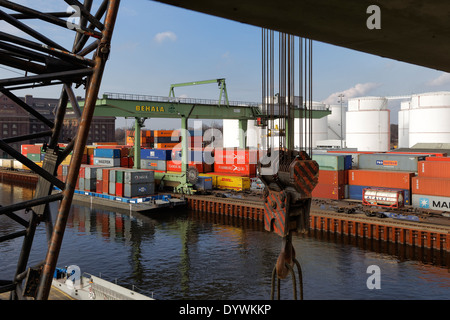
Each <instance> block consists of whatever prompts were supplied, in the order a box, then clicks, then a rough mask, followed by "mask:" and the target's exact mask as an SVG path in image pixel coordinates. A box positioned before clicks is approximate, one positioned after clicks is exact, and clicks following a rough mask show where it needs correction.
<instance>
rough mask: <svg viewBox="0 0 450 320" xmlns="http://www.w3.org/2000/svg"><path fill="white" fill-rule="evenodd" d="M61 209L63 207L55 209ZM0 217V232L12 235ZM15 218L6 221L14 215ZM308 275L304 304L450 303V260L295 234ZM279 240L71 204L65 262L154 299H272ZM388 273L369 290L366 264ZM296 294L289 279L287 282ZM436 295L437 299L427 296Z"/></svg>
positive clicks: (14, 249)
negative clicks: (347, 301) (319, 301)
mask: <svg viewBox="0 0 450 320" xmlns="http://www.w3.org/2000/svg"><path fill="white" fill-rule="evenodd" d="M32 193H33V190H32V189H30V188H23V187H11V186H9V185H4V184H0V200H1V201H2V204H3V203H8V201H12V200H13V199H14V201H17V200H18V198H21V199H29V198H31V197H32ZM51 208H52V212H53V213H54V212H56V211H57V210H56V209H57V203H53V204H52V205H51ZM3 218H4V217H1V216H0V231H3V230H5V229H8V230H14V228H15V227H17V226H16V225H17V224H15V223H14V222H13V223H10V224H9V225H8V222H6V220H5V219H3ZM8 220H9V219H8ZM20 246H21V242H19V241H18V239H15V240H14V241H7V242H5V243H3V244H2V246H1V247H0V256H1V261H2V266H1V267H2V268H1V269H0V279H8V278H9V277H4V275H5V274H7V273H8V274H9V273H11V272H12V273H13V272H14V270H15V264H16V263H17V254H18V251H19V250H20ZM294 247H295V248H296V250H297V252H298V256H299V260H300V262H301V264H302V268H303V271H304V279H305V299H372V298H375V299H385V298H386V299H396V298H400V299H406V298H416V299H417V298H422V297H423V296H424V292H427V295H426V297H430V298H435V299H442V298H448V296H446V295H445V292H447V293H448V288H450V274H449V273H448V266H449V254H448V253H446V252H443V251H437V250H429V249H424V248H419V247H410V246H404V245H398V244H393V243H387V242H384V241H377V240H367V239H361V238H354V237H351V236H350V237H349V236H344V235H337V234H332V233H327V232H320V231H315V232H311V233H310V234H309V235H304V236H297V237H294ZM280 248H281V239H280V237H279V236H277V235H275V234H272V233H268V232H265V231H264V228H263V224H262V223H261V222H258V221H252V220H241V219H237V218H234V217H228V216H223V215H214V214H206V213H200V212H171V213H169V214H161V215H155V216H152V217H149V216H146V215H141V214H122V213H115V212H110V211H105V210H99V209H92V208H89V207H84V206H80V205H74V206H73V207H72V210H71V212H70V215H69V219H68V222H67V228H66V232H65V236H64V241H63V245H62V249H61V253H60V256H59V259H58V265H60V266H64V265H70V264H77V265H79V266H80V268H81V270H82V271H84V272H89V273H91V274H95V275H101V276H102V277H104V278H106V279H108V280H111V281H116V279H117V282H118V283H119V284H121V285H125V286H127V287H131V285H136V286H137V288H138V289H139V290H138V291H140V292H142V293H144V294H147V295H152V293H155V298H157V299H268V298H269V297H270V281H271V280H270V278H271V273H272V268H273V265H274V263H275V261H276V259H277V256H278V253H279V251H280ZM33 249H34V250H36V253H34V254H33V255H32V257H31V259H30V261H40V260H42V257H43V254H44V253H45V250H46V242H45V232H43V231H39V230H38V232H37V233H36V238H35V244H34V245H33ZM371 264H377V265H380V266H381V267H382V270H383V279H386V280H385V282H383V285H384V287H383V289H384V290H382V291H379V292H376V291H369V290H368V289H367V288H366V287H365V283H366V280H367V273H366V268H367V266H368V265H371ZM283 292H285V294H284V298H290V297H291V292H292V287H291V283H289V282H286V283H284V284H282V297H283ZM429 293H430V294H429Z"/></svg>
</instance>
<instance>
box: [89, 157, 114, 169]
mask: <svg viewBox="0 0 450 320" xmlns="http://www.w3.org/2000/svg"><path fill="white" fill-rule="evenodd" d="M94 165H101V166H108V167H120V158H99V157H94Z"/></svg>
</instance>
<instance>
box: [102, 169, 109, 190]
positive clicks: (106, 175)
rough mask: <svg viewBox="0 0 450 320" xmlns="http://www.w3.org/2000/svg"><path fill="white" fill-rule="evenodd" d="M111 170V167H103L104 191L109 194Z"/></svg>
mask: <svg viewBox="0 0 450 320" xmlns="http://www.w3.org/2000/svg"><path fill="white" fill-rule="evenodd" d="M109 170H110V169H102V184H103V185H102V193H104V194H108V189H109Z"/></svg>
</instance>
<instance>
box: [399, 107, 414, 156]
mask: <svg viewBox="0 0 450 320" xmlns="http://www.w3.org/2000/svg"><path fill="white" fill-rule="evenodd" d="M410 104H411V102H410V101H403V102H402V103H401V104H400V111H399V112H398V147H399V148H409V108H410Z"/></svg>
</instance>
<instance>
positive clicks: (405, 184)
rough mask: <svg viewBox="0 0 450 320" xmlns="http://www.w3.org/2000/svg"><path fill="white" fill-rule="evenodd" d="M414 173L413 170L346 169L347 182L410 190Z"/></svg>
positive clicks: (357, 184)
mask: <svg viewBox="0 0 450 320" xmlns="http://www.w3.org/2000/svg"><path fill="white" fill-rule="evenodd" d="M414 175H415V174H414V172H403V171H383V170H353V169H352V170H348V184H349V185H356V186H369V187H385V188H397V189H406V190H410V189H411V178H412V177H414Z"/></svg>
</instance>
